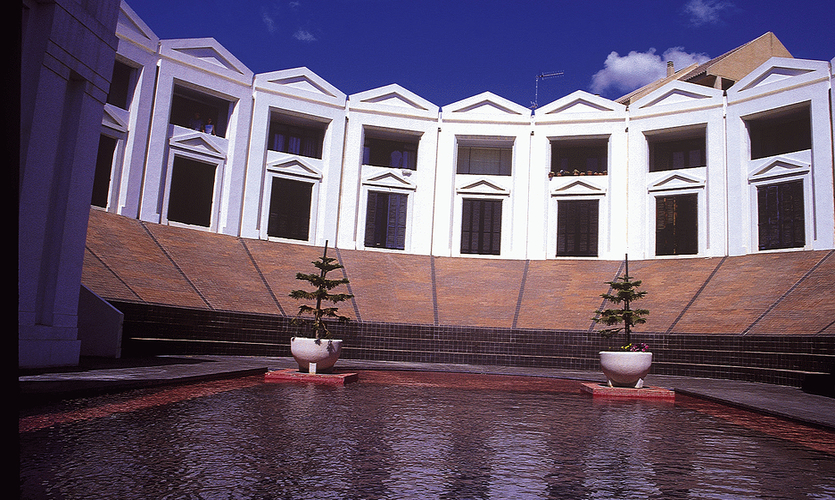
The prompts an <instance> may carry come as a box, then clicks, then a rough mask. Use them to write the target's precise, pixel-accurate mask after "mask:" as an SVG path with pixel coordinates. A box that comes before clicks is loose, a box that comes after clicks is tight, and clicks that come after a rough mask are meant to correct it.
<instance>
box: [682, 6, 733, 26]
mask: <svg viewBox="0 0 835 500" xmlns="http://www.w3.org/2000/svg"><path fill="white" fill-rule="evenodd" d="M730 7H733V4H732V3H731V2H727V1H725V0H690V1H689V2H687V3H686V4H685V5H684V13H685V15H687V16H689V17H690V23H691V24H692V25H694V26H701V25H703V24H713V23H716V22H718V21H719V14H720V12H722V11H723V10H725V9H728V8H730Z"/></svg>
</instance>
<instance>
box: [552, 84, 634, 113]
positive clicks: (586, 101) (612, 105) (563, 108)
mask: <svg viewBox="0 0 835 500" xmlns="http://www.w3.org/2000/svg"><path fill="white" fill-rule="evenodd" d="M624 109H625V106H624V105H622V104H619V103H616V102H614V101H610V100H609V99H605V98H603V97H600V96H597V95H594V94H589V93H588V92H585V91H582V90H578V91H575V92H572V93H571V94H569V95H567V96H565V97H561V98H560V99H557V100H556V101H554V102H551V103H549V104H546V105H545V106H542V107H540V108H538V109H537V110H536V114H537V115H539V116H543V115H549V116H551V115H560V114H578V113H600V112H612V111H623V110H624Z"/></svg>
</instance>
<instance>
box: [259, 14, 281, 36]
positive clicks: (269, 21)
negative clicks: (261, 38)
mask: <svg viewBox="0 0 835 500" xmlns="http://www.w3.org/2000/svg"><path fill="white" fill-rule="evenodd" d="M261 20H262V21H264V24H265V25H266V26H267V31H269V32H270V33H275V31H276V30H277V29H278V27H277V26H276V25H275V19H273V18H272V16H271V15H270V14H268V13H267V12H261Z"/></svg>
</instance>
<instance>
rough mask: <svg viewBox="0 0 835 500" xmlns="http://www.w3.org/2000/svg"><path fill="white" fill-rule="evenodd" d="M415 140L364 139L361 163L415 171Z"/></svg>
mask: <svg viewBox="0 0 835 500" xmlns="http://www.w3.org/2000/svg"><path fill="white" fill-rule="evenodd" d="M417 147H418V141H417V140H391V139H378V138H375V137H368V136H366V138H365V145H364V147H363V152H362V163H363V164H364V165H374V166H376V167H392V168H407V169H409V170H416V169H417Z"/></svg>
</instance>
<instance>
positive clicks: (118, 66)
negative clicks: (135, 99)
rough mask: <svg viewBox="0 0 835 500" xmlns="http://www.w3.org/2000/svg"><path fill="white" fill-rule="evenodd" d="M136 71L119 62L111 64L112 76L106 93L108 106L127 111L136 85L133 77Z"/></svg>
mask: <svg viewBox="0 0 835 500" xmlns="http://www.w3.org/2000/svg"><path fill="white" fill-rule="evenodd" d="M136 71H137V70H136V69H134V68H132V67H130V66H128V65H127V64H125V63H123V62H120V61H116V62H115V63H114V64H113V76H112V77H111V78H110V90H109V91H108V93H107V102H108V103H109V104H112V105H114V106H116V107H117V108H122V109H128V107H129V106H130V101H131V97H132V96H133V89H134V86H135V84H136V80H135V77H134V74H135V73H136Z"/></svg>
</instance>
